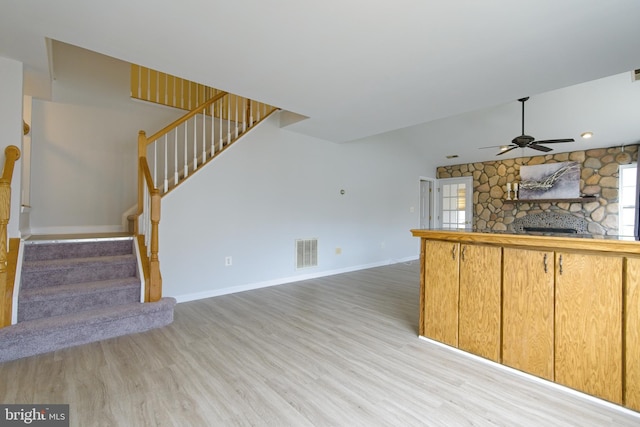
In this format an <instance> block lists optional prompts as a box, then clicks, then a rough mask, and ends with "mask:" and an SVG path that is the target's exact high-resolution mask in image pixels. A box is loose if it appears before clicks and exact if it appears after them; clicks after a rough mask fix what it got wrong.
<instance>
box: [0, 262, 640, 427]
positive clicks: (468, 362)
mask: <svg viewBox="0 0 640 427" xmlns="http://www.w3.org/2000/svg"><path fill="white" fill-rule="evenodd" d="M418 271H419V269H418V265H417V263H413V264H411V265H408V264H397V265H393V266H388V267H381V268H374V269H370V270H364V271H359V272H354V273H347V274H342V275H336V276H331V277H327V278H322V279H314V280H308V281H304V282H299V283H296V284H288V285H282V286H277V287H271V288H267V289H261V290H255V291H250V292H244V293H238V294H234V295H228V296H222V297H217V298H211V299H207V300H202V301H194V302H189V303H183V304H179V305H178V306H177V307H176V312H175V322H174V323H173V324H172V325H170V326H168V327H165V328H162V329H159V330H154V331H150V332H147V333H143V334H137V335H131V336H128V337H121V338H116V339H112V340H108V341H104V342H100V343H94V344H88V345H84V346H80V347H76V348H72V349H66V350H61V351H57V352H55V353H50V354H46V355H41V356H35V357H30V358H26V359H22V360H18V361H13V362H7V363H4V364H0V402H2V403H69V404H70V405H71V425H73V426H82V427H84V426H236V425H239V426H296V427H298V426H447V427H449V426H471V425H474V426H509V427H512V426H554V427H555V426H581V427H584V426H638V425H640V418H638V417H636V416H634V415H631V414H629V413H625V412H621V411H616V410H614V409H611V408H610V407H607V406H605V405H602V404H600V403H598V402H593V401H590V400H588V399H585V398H583V397H581V396H576V395H573V394H571V393H567V392H566V391H564V390H559V389H557V388H554V387H551V386H548V385H546V384H540V383H538V382H536V381H532V380H530V379H528V378H523V377H521V376H518V375H516V374H514V373H512V372H509V371H505V370H503V369H500V368H498V367H495V366H492V365H489V364H486V363H483V362H479V361H477V360H474V359H472V358H469V357H467V356H464V355H461V354H458V353H456V352H454V351H452V350H450V349H448V348H443V347H441V346H438V345H436V344H433V343H430V342H427V341H424V340H419V339H418V338H417V323H418V292H419V289H418V288H419V284H418V283H419V279H418Z"/></svg>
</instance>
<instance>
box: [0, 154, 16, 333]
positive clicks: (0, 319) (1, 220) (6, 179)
mask: <svg viewBox="0 0 640 427" xmlns="http://www.w3.org/2000/svg"><path fill="white" fill-rule="evenodd" d="M4 155H5V163H4V167H3V169H2V177H0V327H4V326H8V325H10V324H11V307H12V303H13V285H14V283H13V282H14V277H15V265H13V266H12V265H11V264H13V263H9V262H8V260H9V255H10V254H11V253H12V252H17V248H16V247H14V245H12V248H11V251H12V252H9V250H8V237H7V225H8V224H9V216H10V212H11V181H12V179H13V168H14V165H15V163H16V161H17V160H18V159H19V158H20V149H19V148H18V147H16V146H15V145H9V146H8V147H7V148H5V150H4ZM12 240H13V239H12ZM11 266H12V267H13V269H10V268H9V267H11Z"/></svg>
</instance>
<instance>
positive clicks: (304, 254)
mask: <svg viewBox="0 0 640 427" xmlns="http://www.w3.org/2000/svg"><path fill="white" fill-rule="evenodd" d="M317 265H318V239H297V240H296V268H308V267H316V266H317Z"/></svg>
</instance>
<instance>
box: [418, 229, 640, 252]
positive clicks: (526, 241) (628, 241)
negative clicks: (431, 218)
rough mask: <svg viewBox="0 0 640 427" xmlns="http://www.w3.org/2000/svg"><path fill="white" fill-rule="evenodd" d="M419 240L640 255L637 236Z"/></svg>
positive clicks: (447, 232)
mask: <svg viewBox="0 0 640 427" xmlns="http://www.w3.org/2000/svg"><path fill="white" fill-rule="evenodd" d="M411 233H412V234H413V236H415V237H420V238H423V239H430V240H444V241H452V242H460V243H479V244H488V245H499V246H510V247H536V248H544V249H550V250H556V249H575V250H581V251H595V252H612V253H617V254H625V255H640V241H638V240H637V238H636V237H634V236H615V235H600V234H574V233H550V232H538V231H527V232H514V231H498V232H496V231H483V230H482V231H478V230H473V229H413V230H411Z"/></svg>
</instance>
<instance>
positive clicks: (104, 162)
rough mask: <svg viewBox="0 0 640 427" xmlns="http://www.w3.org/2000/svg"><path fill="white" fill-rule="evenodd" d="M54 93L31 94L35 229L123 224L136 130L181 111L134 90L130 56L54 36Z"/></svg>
mask: <svg viewBox="0 0 640 427" xmlns="http://www.w3.org/2000/svg"><path fill="white" fill-rule="evenodd" d="M53 54H54V74H55V79H56V80H55V81H54V83H53V101H42V100H37V99H34V100H33V110H32V118H33V123H32V147H33V150H32V159H31V171H32V174H31V206H32V211H31V218H30V223H31V232H32V233H33V234H51V233H73V232H93V231H120V230H122V226H123V224H122V214H123V213H124V212H125V211H126V210H127V209H129V208H131V207H132V206H134V205H135V203H136V200H137V199H136V194H137V193H136V191H137V189H136V183H137V163H136V159H137V137H138V131H139V130H141V129H142V130H145V131H147V133H153V132H155V131H157V130H159V129H161V128H162V127H164V126H166V125H167V124H169V123H170V122H171V121H173V120H175V119H176V118H177V117H179V116H180V115H182V114H183V112H180V111H177V110H174V109H170V108H164V107H159V106H154V105H148V104H145V103H141V102H137V101H133V100H131V99H130V98H129V69H130V66H129V64H128V63H125V62H122V61H118V60H115V59H113V58H109V57H106V56H102V55H97V54H95V53H93V52H89V51H86V50H83V49H80V48H76V47H72V46H68V45H65V44H63V43H58V42H55V43H54V48H53Z"/></svg>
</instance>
